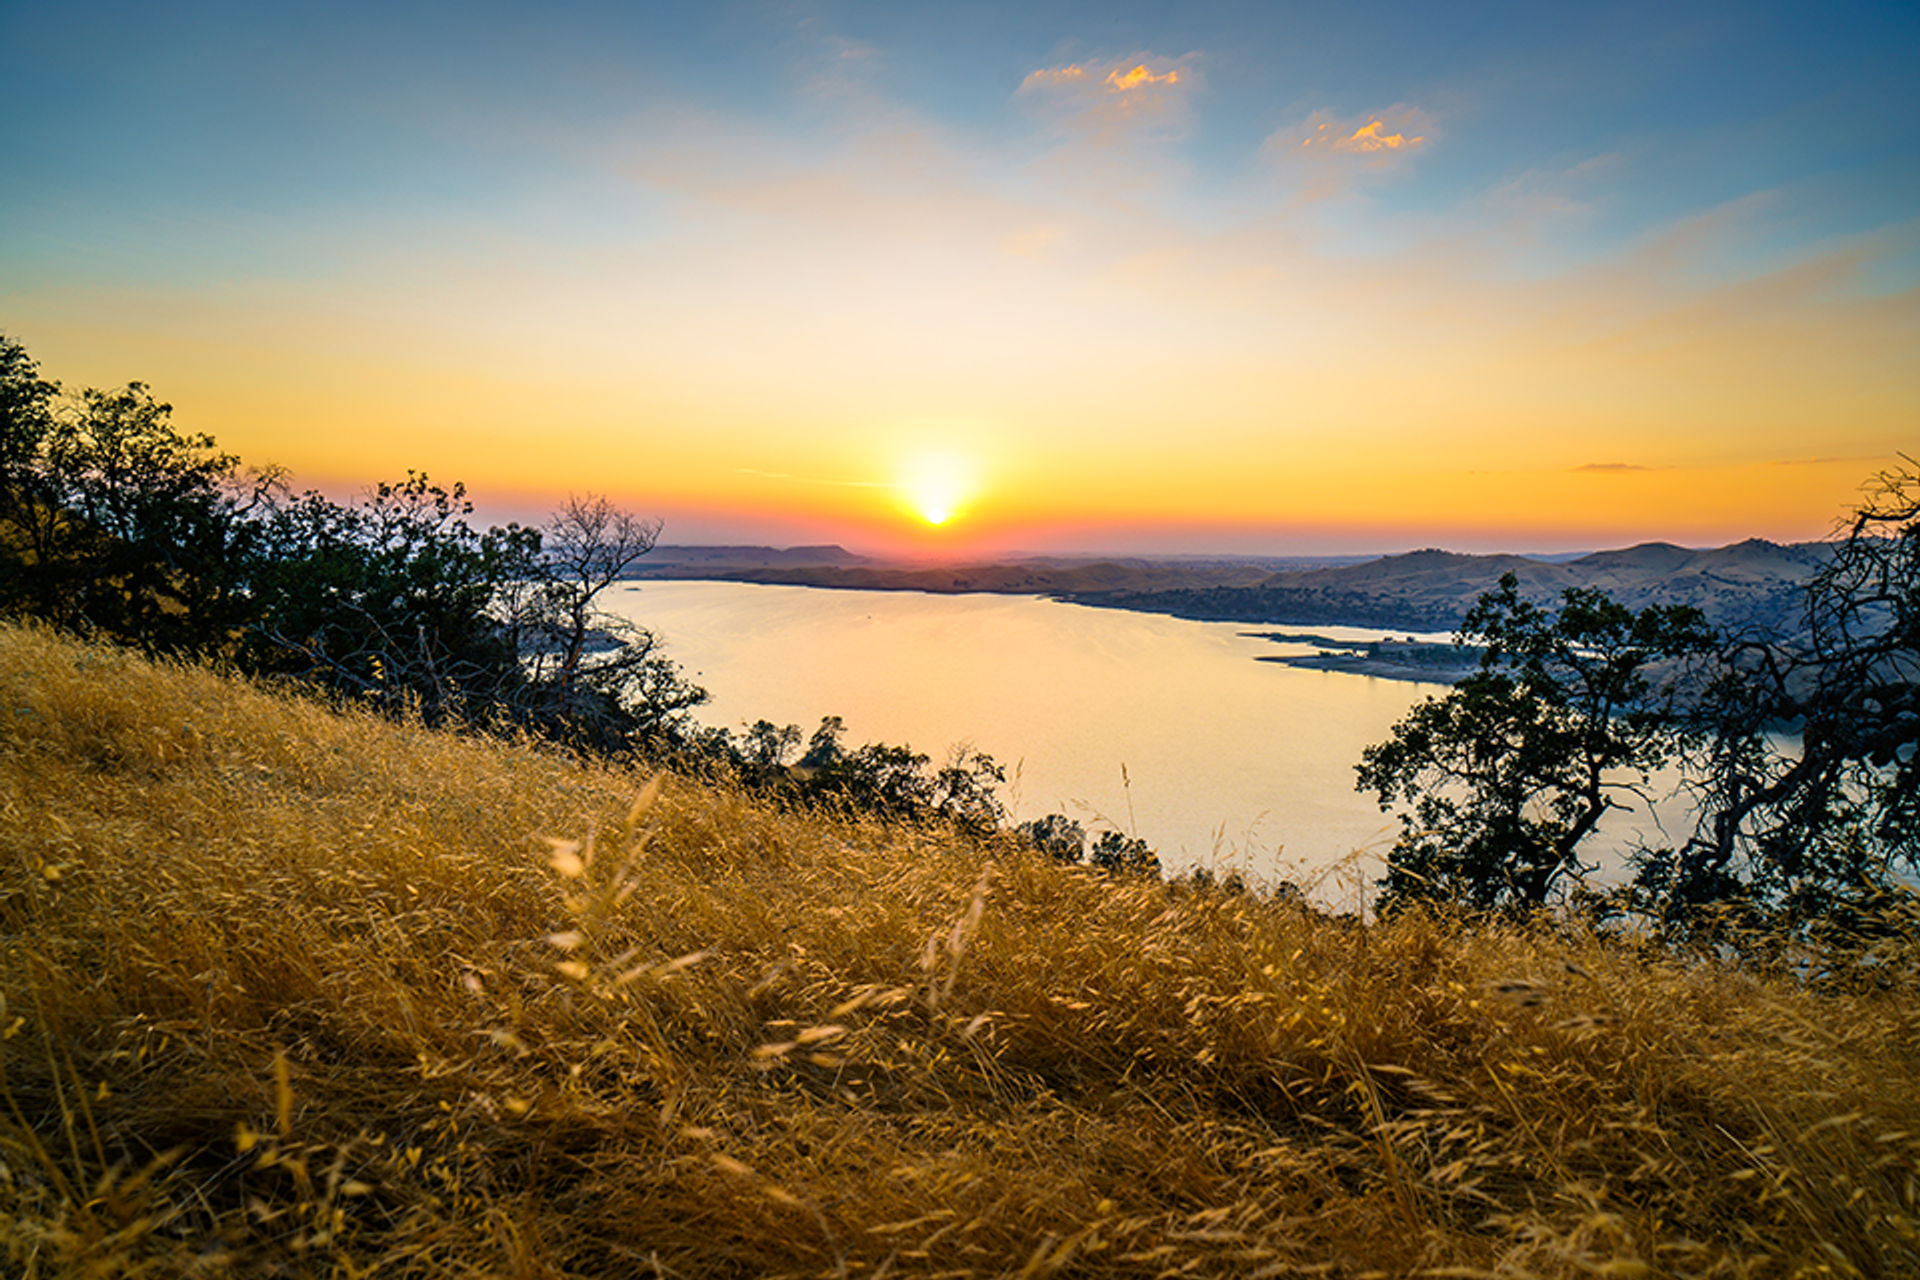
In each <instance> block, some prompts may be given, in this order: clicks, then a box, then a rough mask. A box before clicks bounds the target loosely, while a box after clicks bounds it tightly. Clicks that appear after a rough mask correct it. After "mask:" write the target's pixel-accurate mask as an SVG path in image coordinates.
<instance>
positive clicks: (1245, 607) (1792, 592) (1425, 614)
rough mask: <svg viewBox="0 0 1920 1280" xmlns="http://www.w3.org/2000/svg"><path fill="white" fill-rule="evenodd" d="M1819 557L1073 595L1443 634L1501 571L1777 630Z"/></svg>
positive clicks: (1350, 570) (1442, 569)
mask: <svg viewBox="0 0 1920 1280" xmlns="http://www.w3.org/2000/svg"><path fill="white" fill-rule="evenodd" d="M1827 554H1828V546H1827V544H1825V543H1818V542H1806V543H1793V544H1789V545H1785V546H1783V545H1780V544H1778V543H1772V542H1765V541H1761V540H1760V539H1749V540H1748V541H1746V542H1740V543H1735V544H1734V545H1732V546H1728V547H1717V548H1713V549H1710V550H1692V549H1689V548H1686V547H1677V546H1674V545H1672V544H1671V543H1665V542H1649V543H1643V544H1641V545H1640V546H1637V547H1628V548H1625V549H1623V550H1618V551H1597V552H1594V553H1592V554H1590V555H1584V556H1580V557H1578V558H1576V559H1573V560H1567V561H1563V562H1558V563H1554V562H1549V561H1545V560H1538V559H1534V558H1532V557H1528V556H1514V555H1488V556H1476V555H1462V554H1460V553H1457V552H1451V551H1435V550H1426V551H1413V552H1409V553H1407V554H1405V555H1397V556H1384V557H1382V558H1381V559H1378V560H1373V561H1369V562H1368V563H1366V564H1360V565H1352V566H1347V567H1340V568H1328V569H1314V570H1307V571H1304V572H1302V571H1294V572H1280V573H1274V574H1270V575H1268V576H1267V577H1266V578H1265V579H1263V580H1262V581H1260V582H1258V583H1254V584H1249V585H1245V586H1220V585H1210V586H1198V585H1196V586H1187V587H1175V588H1169V589H1164V590H1131V591H1115V592H1110V593H1105V594H1102V595H1100V596H1095V595H1093V594H1091V593H1085V594H1077V595H1075V596H1074V599H1076V600H1079V601H1080V602H1081V603H1084V604H1099V605H1107V606H1112V607H1117V608H1125V609H1141V610H1146V611H1149V612H1154V613H1170V614H1174V615H1176V616H1179V617H1184V618H1200V619H1210V620H1219V621H1234V622H1269V623H1290V624H1295V625H1302V624H1315V625H1335V624H1345V625H1349V626H1377V627H1403V626H1404V627H1407V628H1409V629H1413V630H1427V631H1445V630H1451V629H1452V628H1454V627H1456V626H1458V625H1459V624H1460V621H1461V620H1462V619H1463V618H1465V617H1466V614H1467V610H1468V609H1470V608H1472V606H1473V602H1474V601H1475V600H1476V599H1478V598H1479V597H1480V595H1481V594H1482V593H1484V592H1486V591H1489V590H1491V589H1492V588H1493V587H1494V586H1495V585H1497V584H1498V582H1499V581H1500V578H1501V575H1503V574H1506V573H1512V574H1513V575H1514V577H1515V578H1516V579H1518V580H1519V584H1520V591H1521V594H1522V595H1523V596H1524V597H1525V598H1527V599H1531V600H1535V601H1540V602H1551V601H1554V600H1557V599H1558V598H1559V597H1560V594H1561V592H1563V591H1565V590H1566V589H1568V588H1569V587H1586V588H1594V589H1598V590H1601V591H1605V592H1606V593H1607V594H1608V595H1610V596H1612V597H1613V598H1614V599H1615V600H1618V601H1619V602H1620V603H1622V604H1624V605H1627V606H1628V607H1630V608H1634V609H1640V608H1644V607H1646V606H1647V605H1651V604H1665V605H1675V604H1688V605H1693V606H1694V607H1696V608H1698V609H1700V610H1701V611H1702V612H1704V613H1705V614H1706V615H1707V618H1708V620H1709V621H1711V622H1713V623H1714V624H1715V625H1716V626H1721V627H1729V628H1740V627H1764V628H1775V629H1779V628H1787V627H1791V626H1793V625H1795V624H1796V622H1797V619H1798V613H1799V592H1800V588H1801V586H1802V584H1803V583H1805V581H1806V579H1807V578H1808V577H1809V576H1810V575H1811V574H1812V573H1813V572H1814V571H1815V570H1816V569H1818V568H1819V566H1820V564H1821V563H1822V561H1823V559H1824V558H1825V556H1826V555H1827Z"/></svg>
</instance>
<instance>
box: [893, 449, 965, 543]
mask: <svg viewBox="0 0 1920 1280" xmlns="http://www.w3.org/2000/svg"><path fill="white" fill-rule="evenodd" d="M974 488H975V480H974V468H973V465H972V464H971V463H970V462H968V461H967V459H965V458H962V457H960V456H959V455H957V454H952V453H922V454H917V455H915V456H914V457H912V458H910V459H908V460H907V464H906V466H905V468H904V469H903V473H902V477H901V481H900V493H901V496H902V497H903V498H904V499H905V501H906V504H907V506H908V508H909V509H911V510H912V512H913V513H914V514H915V515H916V516H918V517H919V518H920V519H922V520H924V521H926V522H927V523H928V524H930V525H935V526H938V525H943V524H946V523H947V522H949V521H951V520H952V519H953V518H954V517H955V516H957V515H958V514H959V512H960V509H961V507H962V506H963V505H964V504H965V503H966V501H967V499H968V498H970V497H972V496H973V491H974Z"/></svg>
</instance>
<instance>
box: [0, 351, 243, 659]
mask: <svg viewBox="0 0 1920 1280" xmlns="http://www.w3.org/2000/svg"><path fill="white" fill-rule="evenodd" d="M58 390H59V389H58V387H57V386H56V385H55V384H53V383H50V382H45V381H42V380H41V379H40V378H39V377H38V371H37V368H36V367H35V366H34V364H33V362H32V361H31V360H30V359H29V358H28V357H27V355H26V353H25V351H24V350H23V349H22V348H21V347H20V346H19V344H17V343H14V342H12V341H10V340H7V339H4V338H0V484H3V486H4V489H3V491H0V564H3V565H4V567H5V569H6V573H5V574H4V575H0V609H5V610H7V611H10V612H22V613H27V614H31V615H33V616H36V617H39V618H43V619H45V620H46V621H49V622H51V623H53V624H54V625H56V626H60V627H64V628H66V629H68V630H72V631H78V632H82V633H85V634H89V635H95V636H101V637H104V638H107V639H112V640H117V641H120V642H122V643H126V644H133V645H138V646H140V647H142V648H146V649H148V650H152V651H163V652H174V653H202V654H204V653H214V652H220V651H222V650H224V649H225V648H226V647H227V646H228V645H229V644H230V643H231V641H232V639H233V636H234V634H235V632H236V630H237V628H238V627H239V625H240V623H241V621H242V619H243V617H244V615H245V613H246V610H247V602H246V600H245V599H244V597H243V595H242V593H241V591H240V589H239V585H238V582H237V580H236V575H235V566H236V565H238V564H239V563H241V562H242V561H243V560H244V559H245V557H246V555H247V547H248V542H249V538H250V529H249V527H248V525H247V523H246V521H245V519H244V516H245V514H246V506H247V502H246V496H245V494H244V492H243V486H241V484H240V482H239V478H238V472H237V466H238V460H237V459H235V458H234V457H232V456H231V455H229V454H224V453H220V452H219V451H218V450H216V449H215V447H214V442H213V440H212V438H211V437H209V436H205V435H188V434H183V433H181V432H180V431H178V430H176V429H175V428H174V426H173V424H172V422H171V420H170V415H171V414H172V407H171V406H170V405H167V404H164V403H162V402H160V401H158V400H155V399H154V398H153V395H152V394H151V393H150V392H149V391H148V389H147V388H146V387H145V386H144V385H143V384H141V383H138V382H132V383H128V384H127V386H126V387H124V388H122V389H121V390H118V391H111V392H108V391H92V390H89V391H85V392H82V393H81V394H80V395H79V396H78V397H75V398H71V399H68V400H66V401H65V402H61V401H60V400H59V399H57V396H58Z"/></svg>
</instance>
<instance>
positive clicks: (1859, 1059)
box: [0, 630, 1920, 1277]
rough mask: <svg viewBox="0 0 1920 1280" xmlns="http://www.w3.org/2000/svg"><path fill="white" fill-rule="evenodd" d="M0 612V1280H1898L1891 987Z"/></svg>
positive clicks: (1906, 1248) (1908, 1020)
mask: <svg viewBox="0 0 1920 1280" xmlns="http://www.w3.org/2000/svg"><path fill="white" fill-rule="evenodd" d="M1887 959H1888V963H1887V964H1884V965H1882V966H1881V970H1882V973H1883V978H1882V981H1881V986H1882V987H1883V989H1881V990H1878V991H1867V990H1861V991H1858V992H1853V991H1847V990H1839V989H1822V990H1811V989H1809V988H1807V987H1806V986H1804V985H1799V984H1796V983H1794V982H1793V981H1791V980H1789V979H1787V978H1784V977H1782V978H1774V977H1767V976H1764V975H1761V976H1756V975H1752V974H1746V973H1742V972H1739V971H1735V970H1733V969H1730V968H1727V967H1722V966H1720V965H1717V964H1714V963H1708V962H1701V961H1691V962H1685V961H1682V960H1678V959H1673V958H1666V957H1661V956H1657V955H1653V954H1642V953H1637V952H1636V951H1635V950H1634V949H1633V948H1631V947H1629V946H1626V945H1624V944H1620V943H1611V944H1610V943H1605V942H1603V941H1600V940H1597V939H1593V938H1587V937H1573V938H1567V937H1560V936H1555V935H1552V934H1550V933H1548V932H1546V931H1525V930H1512V931H1504V932H1482V933H1477V934H1474V933H1468V932H1466V931H1464V930H1462V929H1460V928H1458V927H1455V926H1451V925H1448V924H1445V923H1440V922H1434V921H1431V920H1425V919H1402V920H1399V921H1395V922H1393V923H1390V924H1386V925H1375V926H1370V927H1364V928H1363V927H1360V926H1358V925H1354V924H1351V923H1341V922H1338V921H1333V920H1329V919H1326V918H1322V917H1319V916H1316V915H1313V914H1311V913H1308V912H1305V911H1302V910H1300V909H1298V908H1295V907H1290V906H1288V905H1286V904H1283V903H1263V902H1258V901H1253V900H1250V899H1247V898H1244V897H1239V896H1231V895H1215V894H1209V893H1201V892H1196V891H1193V890H1190V889H1189V890H1179V889H1174V888H1170V887H1168V886H1166V885H1163V884H1160V883H1157V882H1142V881H1124V882H1113V881H1108V880H1104V879H1102V878H1100V877H1098V876H1096V875H1093V874H1091V873H1088V872H1085V871H1080V870H1075V869H1067V868H1062V867H1059V866H1056V865H1053V864H1051V863H1049V862H1047V861H1045V860H1043V859H1041V858H1039V857H1036V856H1034V855H1031V854H1028V853H1025V852H1020V851H1016V850H1013V849H1010V848H994V847H982V846H976V845H971V844H967V843H964V842H959V841H955V840H953V839H950V838H946V837H942V836H940V835H939V834H937V833H932V832H925V831H916V830H901V829H897V828H887V827H883V826H878V825H866V824H861V823H859V822H846V821H838V820H831V819H828V818H824V817H820V816H793V815H783V814H781V813H778V812H776V811H774V810H772V809H770V808H768V807H766V806H764V805H762V804H760V803H757V802H756V801H754V800H753V799H751V798H750V797H747V796H745V795H742V794H741V793H739V792H738V791H734V790H730V789H727V788H725V787H716V786H712V785H708V784H705V783H701V782H696V781H691V780H686V779H681V778H666V779H664V781H663V783H662V784H660V785H653V784H650V783H648V782H647V780H646V779H645V778H644V777H643V776H642V775H639V774H636V773H631V772H623V771H621V770H619V769H615V768H610V767H593V766H587V765H581V764H578V763H574V762H571V761H568V760H565V759H563V758H560V757H558V756H556V755H555V754H553V753H551V752H548V751H542V750H536V749H533V748H528V747H513V746H505V745H498V744H493V743H486V742H480V741H475V740H469V739H462V738H459V737H456V736H451V735H447V734H439V733H431V732H426V731H424V730H422V729H419V728H417V727H407V726H399V725H394V724H390V723H386V722H382V721H379V720H375V719H371V718H368V717H365V716H361V715H354V714H339V713H335V712H332V711H328V710H326V709H324V708H322V707H320V706H317V705H314V704H311V703H306V702H301V701H297V700H292V699H288V698H284V697H279V696H275V695H270V694H265V693H262V692H259V691H257V690H255V689H252V688H250V687H248V686H246V685H243V684H238V683H234V682H231V681H228V680H224V679H222V678H219V677H217V676H214V675H211V674H207V673H205V672H201V671H195V670H184V669H171V668H165V667H161V668H156V667H153V666H149V665H147V664H145V663H143V662H141V661H139V660H137V659H134V658H132V657H128V656H125V655H123V654H119V653H115V652H111V651H104V650H96V649H87V648H83V647H79V646H76V645H74V644H72V643H69V642H66V641H62V640H56V639H54V638H51V637H49V636H47V635H46V634H44V633H41V632H36V631H20V630H0V984H3V985H0V991H3V992H4V996H5V1001H6V1005H5V1010H4V1012H3V1013H0V1027H3V1028H4V1035H5V1037H6V1039H5V1041H4V1044H0V1063H3V1064H4V1080H3V1082H0V1258H3V1259H4V1260H5V1262H6V1269H7V1270H8V1271H9V1272H10V1273H13V1274H25V1275H28V1276H69V1275H103V1276H105V1275H200V1274H221V1273H228V1274H236V1275H276V1274H278V1275H338V1276H353V1275H380V1276H396V1275H398V1276H405V1275H419V1276H479V1275H488V1276H493V1275H507V1276H626V1275H649V1274H659V1275H668V1276H716V1275H717V1276H726V1275H739V1276H759V1275H773V1274H791V1275H806V1276H833V1275H851V1276H878V1275H881V1274H889V1275H904V1274H914V1275H928V1274H943V1275H951V1276H960V1275H1006V1274H1036V1275H1038V1274H1052V1273H1064V1274H1081V1275H1094V1274H1098V1275H1125V1276H1158V1275H1174V1274H1181V1275H1222V1276H1290V1275H1333V1276H1360V1275H1365V1274H1369V1273H1371V1274H1378V1275H1409V1274H1430V1275H1440V1276H1473V1275H1483V1274H1490V1275H1502V1276H1506V1275H1513V1276H1519V1275H1542V1276H1583V1275H1605V1276H1622V1277H1624V1276H1638V1275H1728V1276H1747V1275H1752V1276H1789V1275H1867V1276H1889V1277H1892V1276H1906V1275H1913V1274H1920V1222H1917V1219H1920V1185H1916V1178H1917V1176H1920V1175H1916V1169H1920V1088H1916V1085H1920V1071H1917V1070H1916V1068H1920V1001H1916V999H1915V986H1916V983H1915V981H1914V979H1913V978H1912V973H1913V965H1912V957H1911V955H1910V954H1899V955H1893V956H1890V957H1888V958H1887Z"/></svg>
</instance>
